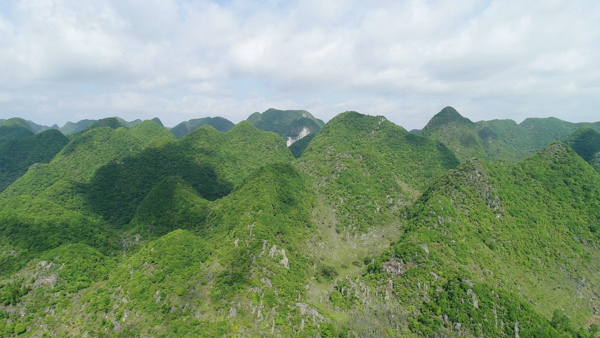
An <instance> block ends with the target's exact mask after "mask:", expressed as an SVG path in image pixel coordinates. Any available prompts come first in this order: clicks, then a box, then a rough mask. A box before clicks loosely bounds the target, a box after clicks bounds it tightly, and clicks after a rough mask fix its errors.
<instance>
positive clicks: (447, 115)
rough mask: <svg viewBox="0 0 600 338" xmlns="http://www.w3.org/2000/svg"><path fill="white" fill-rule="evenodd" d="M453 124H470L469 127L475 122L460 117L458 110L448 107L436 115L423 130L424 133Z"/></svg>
mask: <svg viewBox="0 0 600 338" xmlns="http://www.w3.org/2000/svg"><path fill="white" fill-rule="evenodd" d="M451 123H458V124H468V125H472V124H473V122H472V121H471V120H469V119H468V118H466V117H464V116H462V115H460V113H459V112H458V111H457V110H456V109H454V108H452V107H450V106H448V107H446V108H444V109H442V110H441V111H440V112H439V113H437V114H435V115H434V116H433V117H432V118H431V120H429V123H427V125H426V126H425V128H423V131H426V130H428V129H435V128H438V127H441V126H443V125H447V124H451Z"/></svg>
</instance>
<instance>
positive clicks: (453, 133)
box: [419, 107, 487, 162]
mask: <svg viewBox="0 0 600 338" xmlns="http://www.w3.org/2000/svg"><path fill="white" fill-rule="evenodd" d="M419 135H420V136H425V137H429V138H432V139H434V140H438V141H440V142H442V143H444V144H445V145H446V146H448V148H450V149H451V150H452V151H453V152H454V153H455V154H456V157H458V159H459V160H460V161H461V162H462V161H465V160H467V159H470V158H472V157H477V158H483V159H485V158H487V154H486V152H485V149H484V146H483V143H482V141H481V138H480V137H479V135H478V134H477V127H476V126H475V123H473V122H471V120H469V119H468V118H465V117H463V116H462V115H460V114H459V113H458V112H457V111H456V109H454V108H452V107H446V108H444V109H442V110H441V111H440V112H439V113H437V114H436V115H435V116H433V118H432V119H431V120H429V122H428V123H427V125H426V126H425V127H424V128H423V130H422V131H421V132H420V133H419Z"/></svg>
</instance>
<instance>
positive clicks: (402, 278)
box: [367, 143, 600, 337]
mask: <svg viewBox="0 0 600 338" xmlns="http://www.w3.org/2000/svg"><path fill="white" fill-rule="evenodd" d="M598 187H600V176H599V175H597V174H596V173H595V172H594V171H593V170H592V169H591V168H590V167H589V166H588V165H587V164H586V163H585V162H584V161H583V160H581V158H579V156H577V155H576V154H575V153H574V152H573V151H572V150H570V149H569V148H568V147H566V146H565V145H563V144H560V143H555V144H551V145H550V146H548V147H547V148H546V149H544V150H543V151H541V152H540V153H539V154H537V155H535V156H533V157H531V158H529V159H527V160H526V161H524V162H522V163H520V164H517V165H508V164H507V163H505V162H499V163H493V164H484V163H482V162H479V161H467V162H466V163H464V164H463V165H461V166H460V167H459V168H457V169H456V170H453V171H450V172H449V173H448V174H447V175H445V176H444V177H443V178H442V179H440V181H438V182H437V183H436V184H434V185H433V186H432V187H431V188H430V189H429V190H428V191H427V192H426V193H424V194H423V196H422V197H421V198H420V199H419V201H418V202H417V203H415V205H414V206H413V207H411V209H410V211H408V225H407V227H406V229H405V232H404V234H403V235H402V236H401V238H400V240H399V241H398V242H396V243H395V244H393V245H392V246H391V248H390V250H388V251H386V252H385V253H384V254H383V255H382V256H380V258H378V259H377V260H376V261H375V262H374V264H372V265H370V266H369V269H368V270H369V275H367V277H368V278H369V279H370V280H373V281H374V282H375V283H376V284H377V281H379V280H381V279H382V278H383V280H386V278H385V276H392V277H394V281H393V285H394V289H393V290H394V291H392V292H394V293H396V294H397V296H398V297H399V299H400V302H401V303H405V302H408V303H412V302H415V301H416V300H418V299H419V298H423V299H427V301H426V302H425V303H424V304H423V305H422V306H419V307H418V308H417V312H416V313H415V315H414V319H415V322H414V323H413V324H409V327H410V329H411V331H412V332H415V333H418V334H426V335H430V334H432V332H439V333H443V332H448V331H450V332H454V334H458V333H460V332H462V331H465V332H469V333H470V334H472V335H480V334H483V335H484V336H500V335H502V332H504V333H505V334H514V333H515V332H517V331H516V328H517V327H518V328H519V331H518V333H519V335H520V336H537V335H540V334H541V335H542V336H548V337H551V336H557V337H558V336H561V335H559V334H558V333H557V332H556V331H555V330H558V331H566V332H572V333H573V334H574V335H572V336H574V337H578V336H582V337H587V336H588V334H589V332H588V330H587V329H583V328H580V327H575V329H574V328H572V327H571V326H570V325H571V324H569V325H562V326H561V325H558V326H557V325H555V323H552V322H551V321H550V318H552V316H553V312H552V311H554V309H565V310H566V311H568V312H569V313H570V314H571V318H572V319H576V322H578V323H583V321H584V319H586V318H589V316H590V314H591V313H592V312H593V307H594V306H596V305H592V304H597V302H598V301H599V299H597V297H595V296H592V294H593V292H594V291H593V288H594V287H593V286H592V285H593V284H595V283H596V282H597V281H598V276H597V275H596V274H595V273H592V272H590V271H589V270H586V269H585V268H584V267H585V266H587V265H588V264H590V262H592V261H594V260H595V259H597V257H596V256H597V252H596V250H595V247H596V246H597V243H598V234H597V229H596V228H597V226H596V224H598V220H599V219H600V218H599V217H600V190H599V189H598ZM566 201H571V202H566ZM387 278H389V277H387ZM471 281H473V282H471ZM584 281H589V283H588V282H584ZM403 285H404V287H403ZM574 290H578V291H577V294H578V295H579V296H576V297H574V296H569V294H572V292H574ZM548 293H552V294H553V295H554V296H553V297H551V298H548V297H547V295H548ZM459 324H460V325H459ZM496 324H497V325H496ZM526 325H527V326H526ZM579 325H581V324H579ZM567 326H568V327H567ZM576 332H577V333H576Z"/></svg>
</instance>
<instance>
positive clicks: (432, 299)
mask: <svg viewBox="0 0 600 338" xmlns="http://www.w3.org/2000/svg"><path fill="white" fill-rule="evenodd" d="M260 115H261V116H262V117H264V116H265V114H260ZM266 116H267V117H268V116H269V114H267V115H266ZM159 122H160V121H159ZM488 122H489V123H481V124H473V123H472V122H471V121H469V120H468V119H464V118H462V117H461V116H460V115H459V114H458V113H456V111H453V110H450V109H445V110H444V111H442V112H441V113H440V114H438V115H437V116H436V117H435V118H434V119H432V121H430V125H429V128H425V129H424V131H423V133H424V134H425V136H423V135H422V134H423V133H420V134H419V135H415V134H413V133H409V132H408V131H406V130H405V129H404V128H402V127H399V126H397V125H395V124H393V123H391V122H390V121H388V120H387V119H386V118H385V117H382V116H368V115H362V114H359V113H357V112H345V113H343V114H340V115H338V116H336V117H335V118H333V119H332V120H330V121H329V122H328V123H327V124H325V125H324V126H323V127H322V128H321V129H320V130H319V131H318V133H317V132H314V133H312V132H311V133H310V134H308V136H307V137H305V138H303V139H301V140H299V141H298V142H295V143H294V144H292V145H291V146H290V147H287V146H286V142H285V141H284V139H283V138H282V137H281V135H278V134H276V133H275V132H266V131H263V130H260V129H258V128H257V127H255V126H254V125H253V124H252V123H250V122H249V121H243V122H241V123H239V124H237V125H235V126H234V127H233V128H232V129H231V130H229V131H227V132H220V131H218V130H216V129H215V128H214V127H212V126H209V125H204V126H201V127H199V128H197V129H195V130H194V131H192V132H190V133H188V134H187V135H185V136H184V137H182V138H180V139H177V138H176V137H175V135H174V134H173V133H171V131H169V130H168V129H167V128H164V127H163V126H161V125H160V124H159V123H158V122H156V121H154V120H147V121H143V122H141V123H137V124H135V125H134V126H131V127H126V126H123V123H122V122H120V121H119V119H117V118H109V119H104V120H99V121H97V123H96V124H95V125H91V124H90V125H89V126H88V127H89V128H88V129H87V131H85V132H83V133H80V134H75V135H72V136H69V137H70V138H71V141H70V142H69V143H68V144H67V145H66V146H64V147H63V148H62V150H60V152H59V153H58V154H57V155H56V156H54V158H53V159H52V160H51V161H50V162H49V163H47V164H35V165H32V166H30V167H29V170H28V171H27V172H26V173H25V174H24V175H23V176H22V177H20V178H19V179H17V180H16V181H15V182H14V183H13V184H11V185H10V186H9V187H8V188H7V189H6V190H5V191H4V192H2V193H1V194H0V337H13V336H22V337H45V336H58V337H61V336H65V337H71V336H88V337H103V336H111V337H113V336H117V337H137V336H143V337H198V336H200V337H223V336H244V337H259V336H260V337H262V336H281V337H290V336H293V337H296V336H297V337H344V338H346V337H383V336H386V337H482V336H483V337H515V336H518V337H575V338H578V337H590V338H591V337H598V334H599V333H600V332H599V330H598V327H597V324H598V323H600V317H598V313H600V310H599V309H600V296H599V295H598V294H597V292H596V291H597V286H598V285H599V283H600V273H599V270H600V266H599V265H598V264H597V263H596V262H598V261H599V258H600V254H598V250H597V248H598V247H599V245H600V237H599V236H600V175H599V174H598V173H597V172H596V171H595V170H594V169H593V168H592V167H591V166H590V164H589V163H587V162H586V161H584V159H582V157H584V158H586V159H588V158H589V162H590V163H592V164H593V163H595V162H594V161H600V156H599V155H598V153H597V152H594V149H595V148H593V147H594V146H595V143H596V141H595V140H596V139H597V134H596V133H595V132H594V131H593V130H592V129H589V128H584V129H581V130H577V132H575V133H573V134H572V135H571V137H569V138H568V139H567V142H569V144H571V145H572V146H573V148H574V149H571V148H569V146H568V145H566V144H563V143H552V144H550V145H548V146H546V147H545V148H544V149H542V150H540V151H538V152H537V153H535V154H533V155H532V156H530V157H528V158H526V159H525V160H523V161H521V162H518V163H509V162H506V161H496V162H486V160H485V156H482V157H479V158H472V157H469V158H466V152H467V150H468V151H470V152H472V153H478V152H480V151H481V149H485V150H487V151H490V150H494V151H497V152H498V154H500V155H498V156H508V155H510V154H511V152H512V151H513V150H515V149H517V150H515V151H519V150H518V149H529V148H526V147H523V148H519V147H520V145H519V142H516V141H515V142H513V143H510V142H508V141H509V138H507V137H506V135H510V133H511V132H512V131H510V132H509V131H508V130H516V128H517V127H519V125H516V124H513V123H510V121H488ZM515 125H516V126H517V127H515ZM484 128H487V129H488V131H486V132H483V130H484ZM503 128H504V129H505V130H507V131H506V132H504V131H503V130H504V129H503ZM52 132H54V133H57V132H56V131H45V132H43V133H40V134H38V135H35V136H33V137H42V135H44V136H45V137H47V136H52V135H53V134H52ZM478 132H479V134H478ZM492 132H494V133H495V134H492ZM427 133H430V134H429V136H428V135H427ZM443 133H446V134H443ZM485 133H488V134H485ZM441 135H446V136H447V137H449V138H454V139H445V140H443V141H444V142H442V141H441V140H437V139H436V137H440V138H441ZM465 135H466V136H465ZM479 135H488V136H489V137H488V138H484V137H480V136H479ZM514 135H518V134H514ZM514 135H513V136H514ZM59 136H62V135H59ZM467 136H469V137H474V138H475V139H477V138H476V137H480V139H481V140H482V141H483V142H482V143H479V145H481V147H479V146H477V147H476V146H473V147H470V148H469V147H467V148H462V143H461V142H462V141H461V140H463V141H464V140H465V137H467ZM63 138H64V136H63ZM467 138H468V137H467ZM27 139H28V138H27ZM23 140H25V139H18V140H13V141H11V142H16V141H23ZM486 140H488V141H489V140H491V141H492V142H491V143H490V144H488V146H486V145H485V144H486ZM498 142H504V143H503V144H505V145H509V144H512V145H513V148H510V149H509V151H506V152H504V153H502V151H503V150H502V149H501V148H500V147H498V146H497V144H498ZM507 142H508V143H507ZM303 143H304V144H303ZM467 143H468V142H467ZM493 143H496V144H495V145H494V144H493ZM446 144H448V145H449V146H447V145H446ZM457 145H458V146H460V147H461V148H460V149H461V150H462V151H463V155H465V159H464V160H463V161H462V163H461V162H460V161H459V159H458V157H457V155H456V154H455V152H454V151H453V150H452V148H451V147H453V146H454V147H456V146H457ZM470 145H472V144H470ZM527 151H529V150H527ZM576 151H577V152H579V153H580V154H581V155H577V153H576ZM523 152H525V150H523ZM494 156H495V155H494ZM512 156H514V157H513V158H516V156H515V155H514V154H513V155H512ZM294 157H296V158H294ZM490 157H492V155H490Z"/></svg>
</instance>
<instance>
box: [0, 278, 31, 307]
mask: <svg viewBox="0 0 600 338" xmlns="http://www.w3.org/2000/svg"><path fill="white" fill-rule="evenodd" d="M29 291H31V288H30V287H26V286H24V285H22V281H14V282H12V283H8V284H4V285H0V304H2V305H4V306H7V305H16V304H18V303H19V301H20V300H21V297H23V296H24V295H26V294H27V293H29Z"/></svg>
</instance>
